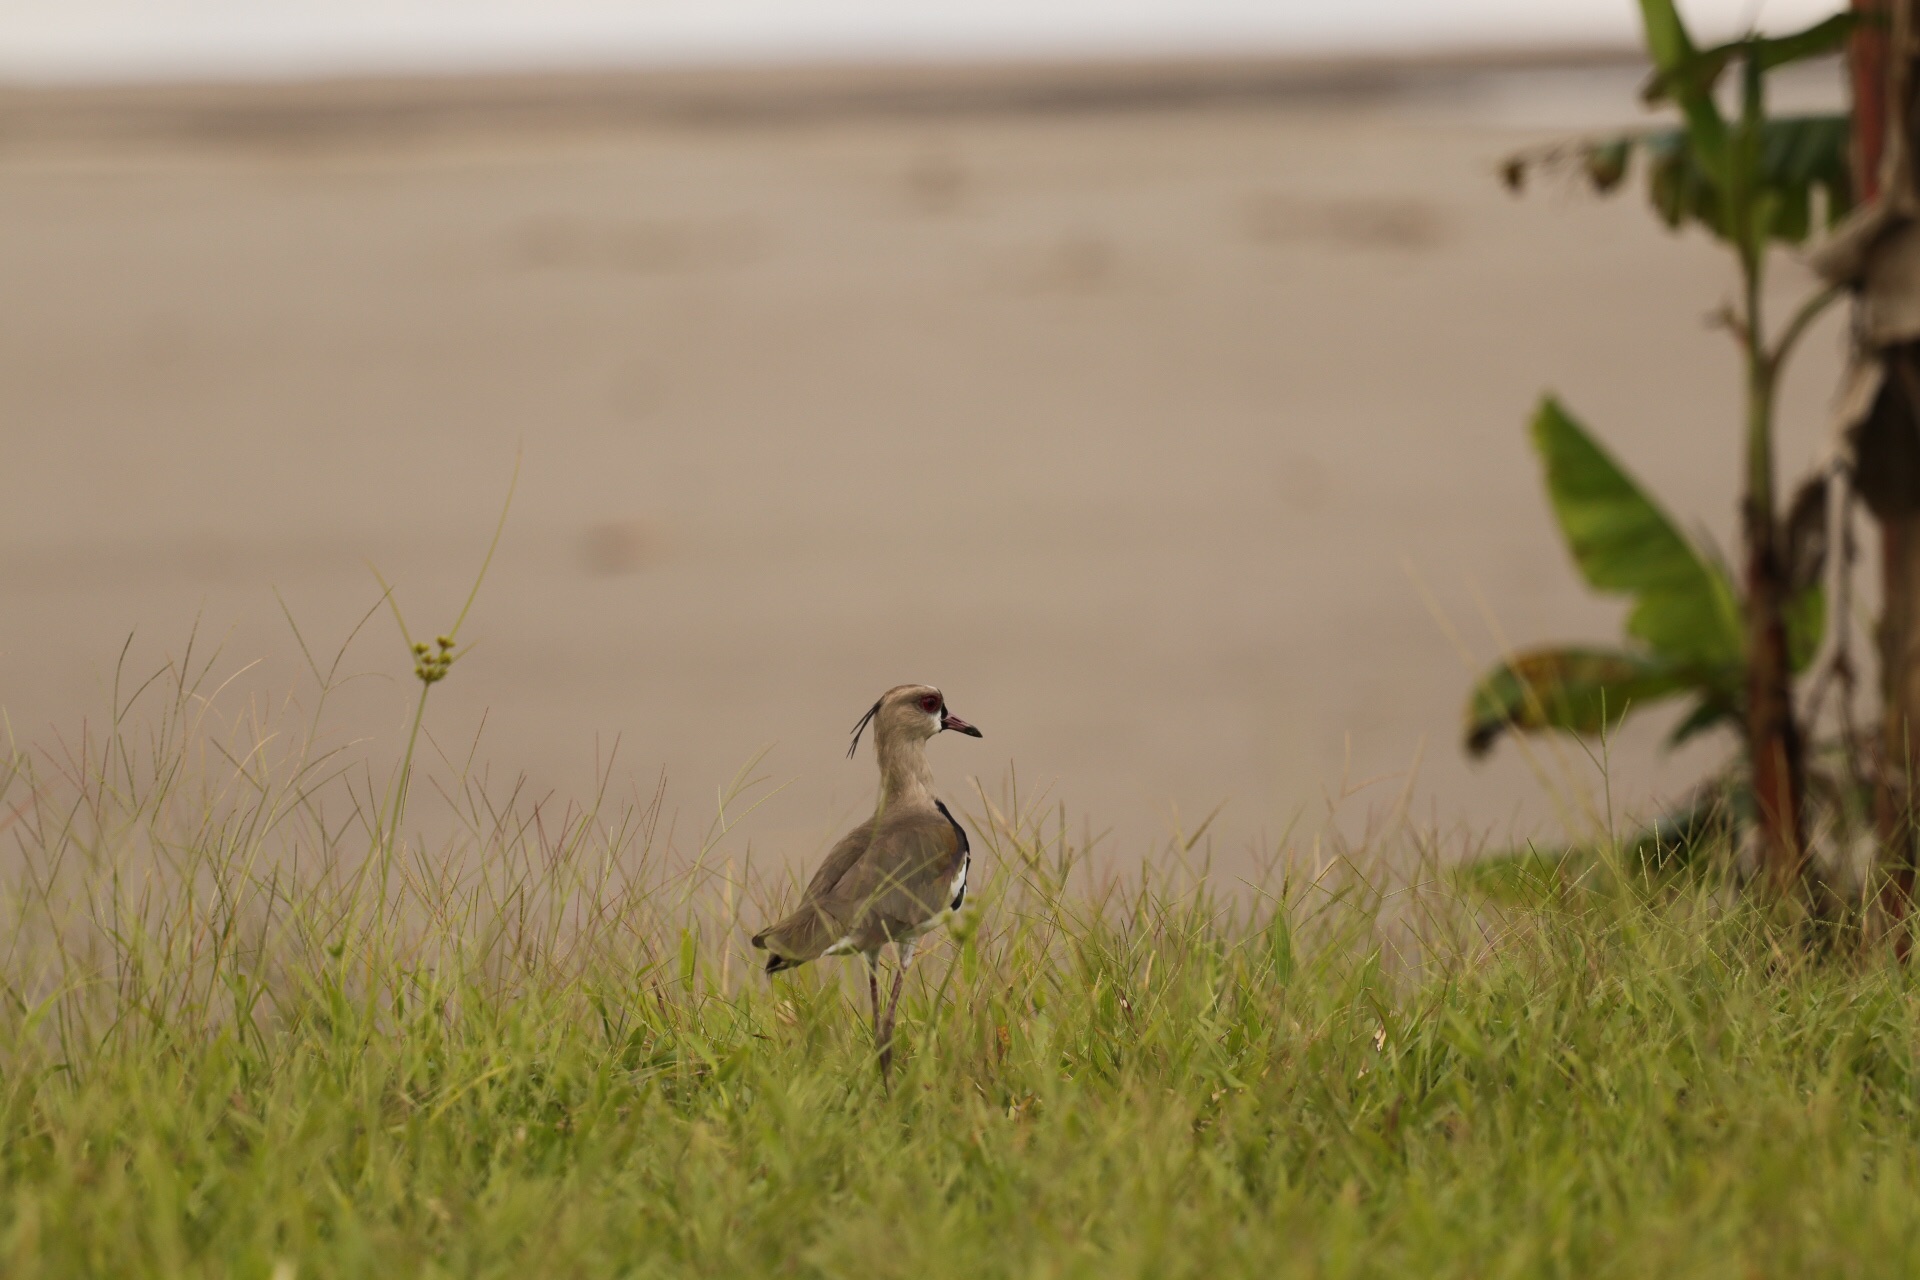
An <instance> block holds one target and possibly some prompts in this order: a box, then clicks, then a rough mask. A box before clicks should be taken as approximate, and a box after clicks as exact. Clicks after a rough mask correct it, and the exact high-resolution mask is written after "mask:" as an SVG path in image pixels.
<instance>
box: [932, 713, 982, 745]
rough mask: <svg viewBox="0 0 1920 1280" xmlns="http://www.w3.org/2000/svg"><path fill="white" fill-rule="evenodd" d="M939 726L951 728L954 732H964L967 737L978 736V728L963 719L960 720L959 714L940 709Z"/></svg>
mask: <svg viewBox="0 0 1920 1280" xmlns="http://www.w3.org/2000/svg"><path fill="white" fill-rule="evenodd" d="M940 727H941V728H942V729H952V730H953V731H954V732H955V733H964V734H966V735H967V736H968V737H969V738H977V737H979V736H980V731H979V730H978V729H976V728H974V727H973V726H972V725H970V724H968V723H967V722H966V721H965V720H962V719H961V718H960V717H959V716H956V715H954V714H953V713H952V712H951V711H942V712H941V713H940Z"/></svg>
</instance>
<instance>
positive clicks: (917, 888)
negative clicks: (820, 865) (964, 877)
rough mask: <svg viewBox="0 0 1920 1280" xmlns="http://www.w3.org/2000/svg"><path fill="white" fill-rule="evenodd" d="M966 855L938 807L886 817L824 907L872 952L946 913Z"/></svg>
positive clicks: (958, 833) (962, 839)
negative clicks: (955, 877) (875, 948)
mask: <svg viewBox="0 0 1920 1280" xmlns="http://www.w3.org/2000/svg"><path fill="white" fill-rule="evenodd" d="M966 856H967V837H966V833H965V832H963V831H962V830H961V829H960V827H959V826H958V825H956V824H955V823H954V822H953V820H952V819H950V818H949V817H947V815H946V814H945V813H943V812H941V811H940V810H939V809H918V808H915V809H909V810H906V811H898V812H893V813H888V814H886V815H885V816H884V817H882V818H881V820H880V824H879V826H877V827H876V828H875V829H874V832H873V839H872V841H871V842H870V843H869V844H868V846H867V851H866V853H865V854H864V855H862V856H861V857H860V859H859V860H858V861H857V862H855V863H854V864H853V865H852V866H851V867H849V868H848V869H847V873H846V874H845V875H844V876H842V877H841V878H840V882H839V884H838V885H836V886H835V888H834V890H833V892H832V893H830V894H827V895H825V896H824V897H823V898H822V899H821V905H822V907H824V908H825V910H826V912H827V913H828V914H829V915H831V916H832V917H833V918H834V919H835V920H837V921H839V922H841V923H842V924H843V925H846V926H849V928H848V933H849V934H851V935H852V936H853V938H854V949H855V950H861V951H865V950H869V949H871V948H873V947H877V946H879V945H880V944H881V943H882V942H886V941H890V940H892V939H895V938H898V937H900V936H901V935H903V934H910V933H913V932H914V931H915V930H918V929H919V928H921V927H922V926H923V925H925V924H927V923H928V922H929V921H931V920H932V919H933V918H934V917H935V916H937V915H939V914H940V913H941V912H942V911H945V910H946V909H947V907H948V905H949V904H950V903H951V901H952V899H953V884H954V876H955V874H956V873H957V872H958V871H959V870H960V867H961V865H962V861H963V860H964V859H965V858H966ZM829 945H831V944H829Z"/></svg>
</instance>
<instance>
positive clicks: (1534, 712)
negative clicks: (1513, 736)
mask: <svg viewBox="0 0 1920 1280" xmlns="http://www.w3.org/2000/svg"><path fill="white" fill-rule="evenodd" d="M1690 688H1692V681H1690V680H1689V679H1688V678H1687V677H1686V675H1685V673H1683V672H1682V671H1681V670H1679V669H1678V668H1676V667H1674V666H1673V665H1671V664H1669V663H1665V662H1662V661H1660V660H1659V659H1658V658H1648V657H1643V656H1641V655H1639V654H1634V653H1627V652H1624V651H1621V650H1617V649H1577V648H1561V649H1531V650H1528V651H1527V652H1525V653H1520V654H1516V655H1515V656H1514V657H1513V658H1512V659H1511V660H1510V661H1507V662H1503V663H1501V664H1499V665H1498V666H1496V667H1494V668H1493V669H1492V670H1491V671H1489V672H1487V674H1486V675H1484V676H1482V677H1481V678H1480V682H1479V683H1478V684H1477V685H1475V686H1474V690H1473V694H1472V696H1471V697H1470V698H1469V699H1468V700H1467V722H1466V746H1467V751H1468V753H1469V754H1471V755H1475V756H1480V755H1485V754H1486V753H1487V751H1488V750H1489V749H1490V748H1491V747H1492V746H1493V744H1494V742H1495V741H1496V740H1497V739H1498V738H1499V737H1500V735H1501V734H1502V733H1504V732H1506V731H1507V730H1509V729H1516V730H1519V731H1521V732H1523V733H1531V732H1536V731H1538V730H1541V729H1560V730H1564V731H1566V732H1568V733H1579V734H1593V733H1599V732H1601V731H1602V730H1605V729H1609V728H1612V727H1613V726H1614V725H1615V724H1618V723H1619V722H1620V720H1621V719H1622V717H1624V716H1625V715H1626V714H1627V712H1628V711H1629V710H1637V709H1638V708H1640V707H1644V706H1646V705H1647V704H1648V703H1650V702H1655V701H1658V700H1659V699H1661V698H1666V697H1670V696H1672V695H1673V694H1675V693H1679V692H1682V691H1683V690H1688V689H1690Z"/></svg>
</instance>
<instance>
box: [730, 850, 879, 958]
mask: <svg viewBox="0 0 1920 1280" xmlns="http://www.w3.org/2000/svg"><path fill="white" fill-rule="evenodd" d="M871 843H873V819H872V818H868V819H867V820H866V821H865V822H863V823H861V824H860V825H859V826H857V827H855V828H854V829H853V830H851V831H849V832H847V834H846V835H844V836H842V837H841V838H840V843H838V844H836V845H834V846H833V848H832V849H831V850H829V851H828V853H827V857H826V861H824V862H822V863H821V864H820V867H819V869H818V870H817V871H815V872H814V873H813V879H811V880H809V881H807V891H806V892H805V893H803V894H801V895H800V905H799V906H798V907H797V908H795V909H794V911H793V912H792V914H790V915H788V916H787V917H786V918H785V919H783V920H781V921H780V922H779V923H777V924H772V925H768V926H767V927H766V928H765V929H762V930H761V931H760V932H759V933H756V934H754V935H753V945H754V946H756V947H761V948H764V949H766V950H768V951H771V952H772V953H773V956H772V958H771V959H769V960H768V961H767V971H768V972H770V973H773V972H778V971H779V970H781V969H786V968H791V967H792V966H794V965H797V964H804V963H805V962H806V961H808V960H812V959H813V958H814V957H816V956H818V955H819V954H820V953H821V952H822V951H825V950H826V949H827V948H828V947H830V946H832V945H833V944H834V943H836V942H838V941H839V940H840V939H841V938H843V937H845V936H846V932H847V931H846V925H847V924H848V923H850V921H842V920H838V919H836V918H835V917H834V915H833V913H832V912H830V911H828V910H827V909H825V908H824V907H823V905H822V904H823V902H824V901H825V899H827V898H828V897H830V896H831V895H832V894H833V893H834V891H835V889H836V888H837V887H838V886H839V884H840V882H841V880H842V879H844V878H845V877H846V874H847V871H848V869H849V868H851V867H852V866H853V865H854V864H856V863H857V862H859V861H860V856H861V855H862V854H864V853H865V852H866V851H867V846H868V845H870V844H871Z"/></svg>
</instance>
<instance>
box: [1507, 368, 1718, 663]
mask: <svg viewBox="0 0 1920 1280" xmlns="http://www.w3.org/2000/svg"><path fill="white" fill-rule="evenodd" d="M1533 442H1534V446H1535V447H1536V448H1537V449H1538V450H1539V451H1540V457H1541V460H1542V461H1543V462H1544V463H1545V464H1546V469H1547V492H1548V495H1549V497H1550V498H1551V499H1552V501H1553V510H1554V515H1555V516H1556V517H1557V518H1558V519H1559V522H1560V531H1561V533H1562V534H1564V535H1565V537H1566V539H1567V546H1568V548H1569V549H1570V550H1571V551H1572V552H1573V558H1574V562H1575V563H1576V564H1577V565H1578V566H1579V568H1580V573H1581V575H1582V576H1583V577H1585V578H1586V580H1587V581H1588V583H1590V584H1591V585H1592V586H1593V587H1594V588H1595V589H1597V590H1600V591H1608V592H1614V593H1617V594H1620V595H1627V596H1631V597H1633V601H1634V605H1633V612H1632V614H1631V615H1630V616H1629V617H1628V620H1627V631H1628V633H1629V634H1630V635H1633V636H1635V637H1636V638H1638V639H1640V640H1643V641H1645V642H1646V643H1647V645H1648V646H1650V647H1651V648H1652V649H1653V650H1654V651H1655V654H1656V656H1657V657H1659V658H1660V659H1663V660H1664V661H1666V662H1667V663H1668V664H1670V665H1676V666H1689V667H1694V668H1697V669H1699V670H1700V671H1702V672H1703V673H1712V674H1715V675H1717V674H1718V673H1722V672H1728V673H1737V671H1738V668H1739V666H1740V662H1741V657H1742V654H1743V652H1744V650H1745V641H1744V636H1743V634H1742V628H1741V622H1740V606H1739V601H1738V599H1737V598H1736V596H1735V594H1734V590H1733V584H1732V583H1730V582H1729V581H1728V580H1727V576H1726V574H1725V573H1724V572H1723V571H1722V570H1721V569H1720V568H1719V567H1718V566H1717V565H1715V564H1714V563H1713V562H1711V561H1710V560H1708V559H1707V558H1706V557H1705V556H1703V555H1702V554H1701V553H1700V551H1699V549H1698V548H1696V547H1695V546H1694V545H1693V543H1691V542H1690V541H1688V540H1687V538H1686V536H1685V535H1684V534H1682V533H1681V532H1680V530H1679V529H1678V528H1676V527H1675V526H1674V523H1673V521H1672V520H1670V519H1668V518H1667V515H1666V513H1665V512H1663V511H1662V510H1660V508H1659V507H1658V506H1657V505H1655V503H1654V501H1653V499H1651V498H1649V497H1648V496H1647V495H1646V493H1645V492H1644V491H1643V490H1642V489H1641V488H1640V486H1639V485H1637V484H1635V483H1634V481H1633V478H1632V477H1631V476H1629V475H1627V473H1626V472H1625V471H1623V470H1622V469H1621V468H1620V466H1619V464H1618V463H1616V462H1615V461H1614V460H1613V458H1612V457H1611V456H1610V455H1609V454H1608V453H1607V451H1606V450H1605V449H1603V448H1601V447H1600V445H1599V443H1598V442H1597V441H1595V440H1594V439H1593V437H1592V436H1591V435H1589V434H1588V432H1587V431H1586V429H1585V428H1584V427H1582V426H1581V425H1580V424H1579V423H1578V422H1576V421H1575V420H1574V419H1573V418H1572V417H1571V416H1570V415H1569V414H1568V413H1567V412H1566V410H1565V409H1563V408H1561V406H1560V404H1559V403H1558V402H1557V401H1555V400H1554V399H1553V398H1552V397H1548V398H1547V399H1545V400H1544V401H1542V402H1541V405H1540V410H1539V412H1538V413H1537V414H1535V415H1534V419H1533ZM1729 678H1731V679H1734V680H1737V679H1738V676H1737V674H1732V675H1731V676H1730V677H1729Z"/></svg>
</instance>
